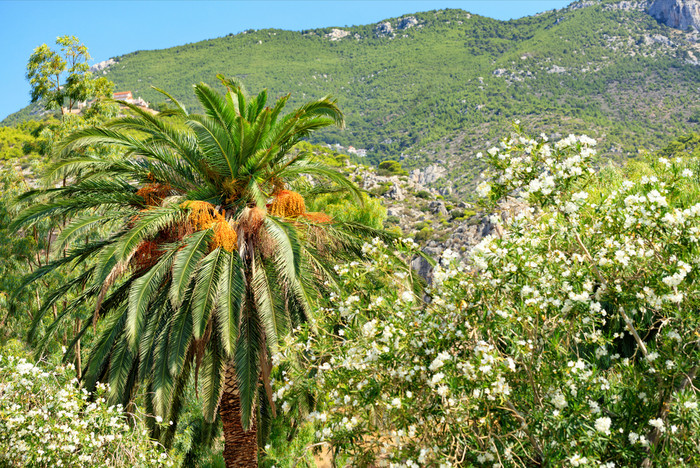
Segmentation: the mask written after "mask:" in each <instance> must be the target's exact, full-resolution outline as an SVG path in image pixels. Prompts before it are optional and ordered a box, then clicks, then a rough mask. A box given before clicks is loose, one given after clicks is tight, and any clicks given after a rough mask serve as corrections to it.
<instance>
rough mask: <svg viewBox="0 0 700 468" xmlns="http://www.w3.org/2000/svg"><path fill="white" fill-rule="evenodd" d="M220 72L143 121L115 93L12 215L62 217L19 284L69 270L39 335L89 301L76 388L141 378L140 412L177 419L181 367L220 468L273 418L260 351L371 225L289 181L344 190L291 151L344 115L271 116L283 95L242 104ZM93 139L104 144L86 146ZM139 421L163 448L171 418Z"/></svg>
mask: <svg viewBox="0 0 700 468" xmlns="http://www.w3.org/2000/svg"><path fill="white" fill-rule="evenodd" d="M219 78H220V79H221V81H222V82H223V84H224V85H225V86H226V88H227V92H226V94H225V95H223V96H222V95H221V94H219V93H218V92H216V91H214V90H213V89H211V88H210V87H208V86H207V85H205V84H199V85H196V86H195V87H194V91H195V94H196V96H197V98H198V100H199V102H200V104H201V106H202V107H203V108H204V111H205V112H204V114H191V113H189V112H188V111H187V110H186V109H185V107H184V106H182V105H181V104H180V103H179V102H178V101H176V100H175V99H174V98H172V96H170V95H168V94H167V93H165V92H163V91H161V92H163V94H165V95H166V96H167V97H168V98H170V99H171V100H172V102H173V103H174V106H175V108H174V110H171V111H168V112H163V113H160V114H158V115H151V114H150V113H148V112H145V111H143V110H141V109H139V108H137V107H134V106H131V105H129V104H126V103H121V104H122V105H125V106H127V107H129V108H130V109H131V111H132V113H133V115H132V116H125V117H120V118H117V119H114V120H112V121H111V122H109V123H107V124H105V125H103V126H99V127H91V128H88V129H84V130H80V131H77V132H75V133H73V134H72V135H70V136H69V137H67V138H66V139H65V140H64V141H63V142H62V143H61V144H60V146H59V151H58V154H59V156H61V159H60V160H59V161H60V162H59V163H58V164H57V165H56V166H55V167H54V168H53V172H52V175H53V176H55V177H61V178H62V177H68V178H69V180H71V181H72V183H71V184H69V185H67V186H66V187H59V188H47V189H43V190H36V191H33V192H29V193H27V194H26V195H25V196H24V199H26V200H37V202H36V203H35V204H34V205H32V206H30V207H29V208H27V209H25V210H24V211H23V212H22V213H21V214H20V215H19V217H18V219H17V220H16V221H15V223H14V224H15V226H17V227H20V226H21V227H27V226H31V225H32V224H33V223H36V222H38V221H40V220H42V219H46V218H49V217H57V216H60V217H66V218H69V219H70V220H71V221H70V222H69V223H68V224H67V225H66V227H65V228H64V229H63V231H62V232H61V234H60V236H59V238H58V241H57V243H56V244H57V246H58V248H59V249H66V248H68V250H66V252H67V253H66V254H65V255H64V256H62V257H60V258H58V259H57V260H55V261H54V262H52V263H51V264H49V265H47V266H46V267H44V268H42V269H40V270H37V271H35V272H34V273H33V274H31V275H30V276H29V277H28V278H27V279H26V283H27V284H28V283H29V282H31V281H33V280H35V279H37V278H40V277H41V276H42V275H44V274H46V273H48V272H49V271H51V270H53V269H56V268H68V269H73V270H75V271H80V274H78V275H77V276H75V278H74V279H73V280H72V281H70V282H69V283H67V284H66V285H64V286H62V287H61V288H59V290H57V291H55V292H54V293H53V294H51V295H50V296H49V297H48V298H47V301H46V304H45V307H44V308H43V309H42V310H43V311H46V310H48V309H49V306H50V304H51V303H53V302H55V301H57V300H59V299H60V298H61V297H65V296H66V295H67V294H69V293H70V294H73V296H74V297H75V298H74V299H72V301H71V303H70V304H69V306H68V307H66V309H65V312H64V313H63V314H62V315H61V316H59V317H58V318H57V320H56V321H54V322H53V323H52V325H51V326H50V327H49V329H48V332H49V333H51V332H55V331H56V330H57V329H59V328H60V326H61V323H62V320H63V319H64V317H67V316H68V315H67V314H69V313H70V311H71V310H75V309H76V308H78V307H81V305H82V304H85V303H89V301H94V302H95V307H94V312H93V313H92V317H91V318H90V319H89V320H86V322H87V325H86V326H85V327H84V328H83V329H82V330H80V333H78V334H77V336H76V341H77V340H79V339H80V337H82V336H83V335H84V334H85V333H86V332H87V331H88V330H89V329H90V328H91V327H95V330H97V328H96V327H97V325H98V323H99V325H100V326H99V333H97V334H96V338H95V340H94V342H93V346H92V350H91V352H90V354H89V356H88V358H87V360H86V365H85V368H84V370H83V380H84V384H85V385H86V387H87V388H88V389H89V390H92V389H94V388H95V385H96V383H97V382H98V381H102V382H109V384H110V397H111V398H112V400H113V402H114V403H122V404H123V405H124V406H125V407H128V405H129V404H130V403H131V402H133V400H134V398H135V396H136V395H137V391H138V390H139V388H140V389H142V390H145V391H143V392H142V393H141V394H143V395H144V397H145V402H146V408H147V410H148V411H149V412H150V413H152V414H154V415H157V416H161V417H163V418H166V420H168V419H170V420H173V421H177V414H178V411H179V410H180V408H181V407H182V403H183V402H182V398H183V395H184V391H185V389H186V388H187V385H188V382H189V381H190V379H191V376H192V374H194V377H195V380H197V379H199V380H201V388H202V393H203V397H204V401H205V404H204V409H203V411H204V416H205V419H206V420H207V421H209V422H214V421H215V419H216V417H217V413H218V415H219V416H220V417H221V420H222V422H223V428H224V437H225V442H226V444H225V451H224V458H225V459H226V464H227V466H229V467H232V466H257V447H258V439H257V428H258V423H259V421H260V420H261V419H260V418H261V417H264V416H265V415H268V414H274V413H275V408H274V405H273V403H272V400H271V393H272V391H271V387H270V378H269V375H270V369H271V362H270V353H271V352H274V350H275V348H276V346H277V343H278V339H279V338H280V337H281V336H282V335H283V334H285V333H288V332H289V331H290V330H292V329H293V328H294V327H296V326H297V325H298V324H300V323H303V322H304V321H306V320H307V319H308V318H309V317H310V314H311V313H312V307H311V306H312V303H313V301H314V298H316V297H318V295H319V294H321V293H322V292H323V291H324V290H327V289H328V287H330V286H332V285H333V284H334V283H335V280H336V276H335V273H334V270H333V268H331V266H332V265H333V264H335V263H336V262H338V261H340V260H344V259H347V258H349V257H353V256H359V255H361V248H360V245H361V243H362V239H363V238H364V237H363V236H366V235H368V234H371V235H377V234H378V233H377V232H372V231H371V230H370V229H368V228H365V227H363V226H361V225H357V224H352V223H340V222H334V221H332V220H331V219H330V218H329V217H327V216H326V215H324V214H323V213H307V212H306V210H305V205H304V199H303V197H302V196H301V195H300V194H299V193H298V192H296V191H292V190H291V189H297V190H299V191H302V188H303V186H304V185H305V184H308V181H309V180H311V179H314V180H316V181H317V182H316V185H315V186H314V190H318V188H319V187H323V186H324V184H325V186H330V185H332V186H334V187H335V188H337V187H338V186H340V187H342V188H343V189H346V190H350V191H351V192H353V193H355V194H359V192H358V189H357V188H356V187H355V186H354V185H353V184H351V183H350V182H349V181H348V180H347V179H345V178H344V177H343V176H342V175H341V174H339V173H337V172H336V171H334V170H332V169H331V168H328V167H326V166H324V165H322V164H320V163H318V162H315V161H314V160H313V158H312V156H311V155H310V154H308V153H303V152H299V153H295V152H294V151H292V148H293V147H294V145H295V144H296V143H297V142H299V141H300V140H301V139H302V138H303V137H305V136H307V135H308V134H309V133H310V132H312V131H314V130H317V129H320V128H323V127H326V126H329V125H337V126H342V125H343V116H342V113H341V112H340V111H339V109H338V107H337V106H336V103H335V101H333V100H331V99H330V98H327V97H326V98H323V99H320V100H317V101H313V102H310V103H308V104H305V105H303V106H301V107H299V108H298V109H295V110H293V111H292V112H291V113H288V114H286V115H282V110H283V108H284V106H285V103H286V102H287V100H288V98H289V95H287V96H284V97H282V98H281V99H278V100H277V101H276V103H275V104H274V106H272V107H268V106H266V103H267V93H266V91H262V92H261V93H260V94H259V95H257V97H254V98H252V99H249V98H248V97H247V95H246V93H245V91H244V90H243V88H242V86H241V85H240V84H239V83H237V82H235V81H233V80H229V79H226V78H224V77H221V76H219ZM105 146H107V147H111V148H117V149H118V151H116V152H112V153H109V152H107V153H105V151H101V152H99V153H98V154H95V153H91V151H90V149H91V148H104V147H105ZM81 288H82V289H81ZM42 316H43V314H37V317H35V323H39V322H40V321H41V320H42ZM69 352H70V351H69ZM195 385H197V384H195ZM153 430H154V435H155V436H157V437H161V438H162V439H163V440H164V441H165V442H166V443H168V442H169V441H172V437H173V434H174V431H175V425H173V426H171V427H170V428H169V429H167V430H166V431H164V432H163V433H160V432H159V430H158V428H157V427H156V426H155V425H154V426H153Z"/></svg>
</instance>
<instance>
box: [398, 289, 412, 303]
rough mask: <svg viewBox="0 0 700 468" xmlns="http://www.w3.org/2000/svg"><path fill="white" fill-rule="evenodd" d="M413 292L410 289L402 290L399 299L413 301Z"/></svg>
mask: <svg viewBox="0 0 700 468" xmlns="http://www.w3.org/2000/svg"><path fill="white" fill-rule="evenodd" d="M413 299H414V297H413V293H412V292H411V291H404V292H403V293H401V300H402V301H404V302H413Z"/></svg>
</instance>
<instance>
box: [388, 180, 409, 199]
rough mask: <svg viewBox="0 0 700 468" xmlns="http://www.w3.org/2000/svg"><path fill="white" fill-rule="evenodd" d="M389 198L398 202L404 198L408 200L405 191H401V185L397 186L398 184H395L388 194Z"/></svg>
mask: <svg viewBox="0 0 700 468" xmlns="http://www.w3.org/2000/svg"><path fill="white" fill-rule="evenodd" d="M387 196H388V197H389V198H391V199H392V200H397V201H401V200H403V199H404V198H406V195H404V193H403V190H401V187H399V184H397V183H396V182H394V185H393V186H392V187H391V188H390V189H389V191H388V192H387Z"/></svg>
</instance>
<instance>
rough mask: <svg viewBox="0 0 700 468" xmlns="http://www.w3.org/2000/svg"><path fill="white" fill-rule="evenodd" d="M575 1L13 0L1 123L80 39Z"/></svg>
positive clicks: (108, 43) (100, 52)
mask: <svg viewBox="0 0 700 468" xmlns="http://www.w3.org/2000/svg"><path fill="white" fill-rule="evenodd" d="M569 3H571V0H473V1H465V0H461V1H459V0H428V1H426V0H392V1H380V0H374V1H369V0H351V1H322V0H315V1H292V0H288V1H284V0H277V1H199V2H194V1H184V0H181V1H172V2H171V1H165V0H161V1H139V2H137V1H118V2H117V1H26V0H25V1H8V0H0V18H2V28H0V64H1V65H0V67H1V68H0V85H1V86H2V89H3V91H4V92H3V99H2V100H0V120H2V119H4V118H5V117H6V116H7V115H9V114H11V113H12V112H15V111H17V110H19V109H21V108H22V107H24V106H25V105H27V104H28V103H29V84H28V83H27V80H26V79H25V78H24V74H25V67H26V65H27V60H28V59H29V56H30V55H31V53H32V51H33V50H34V48H35V47H37V46H39V45H41V44H43V43H46V44H49V45H50V46H54V45H55V40H56V37H58V36H62V35H66V34H69V35H74V36H77V37H78V38H79V39H80V40H81V41H82V42H83V43H84V44H85V45H86V46H87V47H88V49H89V50H90V54H91V55H92V58H93V60H92V61H91V63H96V62H100V61H102V60H106V59H108V58H110V57H114V56H117V55H123V54H126V53H129V52H133V51H135V50H148V49H162V48H167V47H172V46H176V45H180V44H186V43H188V42H196V41H201V40H204V39H211V38H215V37H221V36H225V35H226V34H229V33H234V34H235V33H238V32H241V31H244V30H246V29H263V28H280V29H291V30H300V29H310V28H317V27H326V26H341V27H342V26H352V25H358V24H369V23H376V22H377V21H379V20H381V19H385V18H390V17H396V16H401V15H404V14H407V13H415V12H417V11H427V10H435V9H441V8H461V9H463V10H467V11H469V12H472V13H477V14H480V15H484V16H489V17H492V18H497V19H502V20H507V19H512V18H520V17H522V16H528V15H533V14H535V13H539V12H542V11H546V10H552V9H555V8H563V7H565V6H566V5H568V4H569Z"/></svg>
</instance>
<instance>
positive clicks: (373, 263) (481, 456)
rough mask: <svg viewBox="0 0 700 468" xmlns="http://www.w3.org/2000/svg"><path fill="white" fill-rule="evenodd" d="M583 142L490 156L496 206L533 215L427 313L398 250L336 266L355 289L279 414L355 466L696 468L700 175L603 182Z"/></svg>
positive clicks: (308, 334) (373, 252) (476, 260)
mask: <svg viewBox="0 0 700 468" xmlns="http://www.w3.org/2000/svg"><path fill="white" fill-rule="evenodd" d="M594 143H595V142H594V141H593V140H591V139H590V138H587V137H580V138H577V137H574V136H570V137H568V138H565V139H563V140H560V141H558V142H556V143H553V144H551V143H549V142H547V141H546V139H537V140H535V139H530V138H528V137H524V136H522V135H515V136H513V137H511V138H508V139H506V140H504V141H503V142H502V143H501V145H500V146H496V147H494V148H492V149H490V150H489V151H488V152H487V154H486V156H484V157H485V158H486V159H487V160H488V162H489V167H491V172H490V181H491V182H490V185H487V184H485V185H483V186H482V187H480V189H481V192H482V195H483V196H485V197H486V198H487V200H488V203H487V205H490V203H492V202H497V201H498V200H500V199H502V198H503V197H505V196H507V195H516V196H517V197H519V198H520V199H521V200H522V202H523V203H524V204H526V205H524V208H523V209H522V211H521V212H520V213H518V214H517V215H515V216H514V217H512V218H510V221H508V222H507V223H505V224H504V225H503V226H501V227H500V228H499V229H496V231H495V234H493V235H492V236H489V237H487V238H485V239H484V240H483V242H481V244H479V245H478V246H477V247H476V248H475V249H474V250H473V252H472V254H471V257H470V261H469V263H468V264H464V265H460V264H457V263H456V262H455V258H456V256H454V255H453V254H452V253H451V252H449V251H447V252H445V255H444V257H443V259H442V263H441V265H440V266H438V267H436V268H435V270H434V272H433V274H434V276H433V284H432V288H431V289H430V290H429V291H428V295H427V296H426V297H425V298H421V297H417V296H416V295H415V294H414V293H413V292H412V291H411V290H410V289H409V288H407V286H406V278H407V276H408V275H409V274H410V272H409V271H406V270H405V267H403V266H401V265H400V264H396V263H395V262H393V261H392V260H391V259H390V258H389V257H387V256H386V255H385V252H386V251H387V249H389V250H395V249H396V248H397V247H396V246H392V245H390V246H384V245H383V244H382V243H381V242H379V241H375V242H373V243H372V244H367V245H366V246H365V251H366V252H367V253H368V254H369V258H368V260H367V261H365V262H361V263H357V262H356V263H352V264H349V265H343V266H339V267H338V271H339V272H340V274H341V275H342V276H343V278H344V284H345V288H346V292H345V293H344V294H342V295H340V296H335V297H332V298H331V299H330V301H329V303H328V306H327V308H326V309H324V311H325V314H324V317H325V320H324V321H322V322H318V323H316V324H314V325H315V326H314V327H309V328H307V329H305V330H304V332H303V333H300V334H298V335H297V336H298V339H297V340H290V341H289V342H288V347H287V348H286V349H285V350H284V351H283V352H282V353H281V354H278V355H276V356H275V362H276V364H277V365H278V366H279V367H278V374H277V375H278V378H279V380H278V382H277V386H276V398H277V403H278V404H280V405H281V406H282V408H283V410H284V412H285V414H286V417H288V418H290V419H291V420H295V421H304V420H307V421H310V422H312V423H313V424H314V425H315V426H316V428H317V432H316V439H317V441H319V442H326V443H328V444H330V446H331V447H332V448H333V449H334V450H335V451H336V453H340V454H343V453H344V454H350V455H352V458H351V462H350V463H352V464H355V465H367V464H369V463H373V460H381V461H382V463H391V464H393V465H394V466H399V465H400V466H423V465H431V466H437V465H440V466H471V465H477V466H532V465H533V464H540V463H542V464H546V465H551V466H563V465H568V466H646V465H647V464H654V465H656V466H679V465H684V466H694V465H697V464H698V463H700V460H699V459H698V453H700V450H699V449H700V447H698V439H697V433H698V431H699V430H700V411H699V410H698V395H697V387H696V383H697V379H698V376H697V373H698V369H699V362H700V349H699V348H698V345H697V333H698V330H699V328H700V321H699V320H700V317H698V314H697V307H698V304H697V301H698V297H700V296H699V293H698V286H697V271H696V270H697V259H698V242H700V236H699V235H698V233H700V204H698V203H697V199H698V193H700V181H699V180H698V169H699V167H700V166H699V163H698V160H697V159H696V158H691V159H683V158H678V159H674V160H673V161H670V160H668V159H666V158H661V159H659V160H658V161H657V162H652V163H650V164H648V165H643V164H632V165H630V166H629V167H628V168H627V169H626V170H621V169H616V168H608V169H605V170H603V171H602V172H601V173H600V174H595V173H594V172H593V171H592V170H591V169H590V163H589V162H590V158H591V157H592V156H593V154H594V150H593V149H592V145H593V144H594ZM499 220H500V217H494V222H496V223H500V221H499ZM410 254H411V251H410V249H409V251H408V252H407V255H410ZM424 299H425V301H424ZM314 383H315V384H314ZM315 385H317V386H318V387H316V386H315ZM309 391H312V392H314V391H315V392H317V393H315V395H316V397H317V398H318V401H319V405H318V407H316V408H315V409H314V408H311V407H309V405H308V401H309V399H308V396H307V394H308V392H309ZM311 410H313V411H311ZM309 411H311V412H309Z"/></svg>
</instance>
